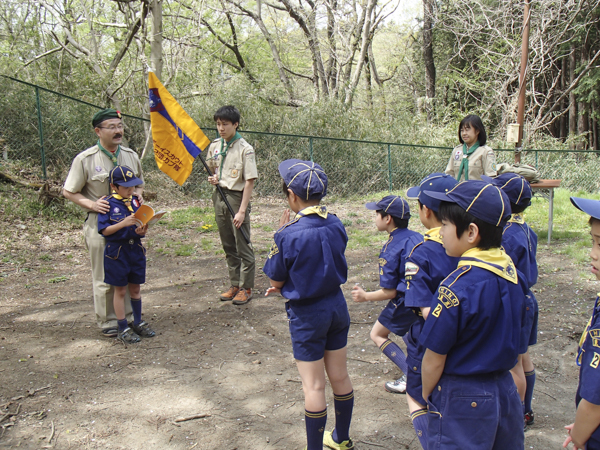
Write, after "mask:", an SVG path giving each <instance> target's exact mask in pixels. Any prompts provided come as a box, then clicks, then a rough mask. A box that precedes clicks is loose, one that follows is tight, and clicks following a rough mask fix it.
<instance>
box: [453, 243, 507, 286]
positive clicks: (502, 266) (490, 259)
mask: <svg viewBox="0 0 600 450" xmlns="http://www.w3.org/2000/svg"><path fill="white" fill-rule="evenodd" d="M461 266H476V267H481V268H482V269H485V270H489V271H490V272H492V273H495V274H496V275H498V276H499V277H502V278H504V279H505V280H508V281H510V282H511V283H514V284H517V283H518V282H519V278H518V276H517V269H515V264H514V263H513V260H512V259H510V256H508V255H507V254H506V253H505V252H504V250H502V249H500V248H491V249H489V250H481V249H480V248H476V247H475V248H471V249H469V250H467V251H466V252H464V253H463V255H462V256H461V257H460V259H459V260H458V267H461Z"/></svg>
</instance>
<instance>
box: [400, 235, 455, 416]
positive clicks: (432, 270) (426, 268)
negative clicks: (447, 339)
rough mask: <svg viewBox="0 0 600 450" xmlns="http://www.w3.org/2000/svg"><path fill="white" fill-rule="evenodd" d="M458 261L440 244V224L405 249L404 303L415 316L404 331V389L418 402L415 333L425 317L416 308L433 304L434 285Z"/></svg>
mask: <svg viewBox="0 0 600 450" xmlns="http://www.w3.org/2000/svg"><path fill="white" fill-rule="evenodd" d="M457 265H458V258H455V257H452V256H448V254H447V253H446V250H445V249H444V247H443V245H442V239H441V237H440V228H439V227H437V228H432V229H430V230H429V231H427V233H425V236H424V241H423V242H422V243H419V244H417V245H416V246H415V247H414V248H413V249H412V251H411V252H410V253H409V255H408V258H407V260H406V264H405V273H404V277H405V279H406V284H407V289H406V293H405V294H404V304H405V305H406V306H408V307H411V308H415V310H416V311H417V315H418V318H417V320H416V321H415V322H414V323H413V325H412V326H411V327H410V330H409V332H408V333H407V334H406V339H405V342H406V353H407V362H408V368H409V369H410V370H409V372H408V374H407V383H406V392H408V394H409V395H410V396H411V397H412V398H414V399H415V400H416V401H418V402H419V403H421V404H423V405H424V404H426V403H427V402H425V400H424V399H422V398H421V391H422V383H421V361H422V360H423V354H424V353H425V348H424V347H423V346H422V345H421V344H420V343H419V335H420V334H421V330H422V328H423V325H424V324H425V319H423V316H422V314H421V310H420V308H428V307H435V303H434V300H435V301H437V297H435V298H434V294H435V293H436V291H437V289H438V286H439V285H440V283H441V282H442V281H443V280H444V278H446V277H447V276H448V275H449V274H450V273H451V272H453V271H454V270H455V269H456V267H457Z"/></svg>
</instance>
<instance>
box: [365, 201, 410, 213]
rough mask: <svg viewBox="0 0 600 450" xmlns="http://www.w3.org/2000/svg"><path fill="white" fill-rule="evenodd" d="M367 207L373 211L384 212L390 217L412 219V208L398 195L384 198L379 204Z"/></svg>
mask: <svg viewBox="0 0 600 450" xmlns="http://www.w3.org/2000/svg"><path fill="white" fill-rule="evenodd" d="M365 207H366V208H367V209H372V210H373V211H379V210H382V211H383V212H385V213H387V214H389V215H390V216H392V217H397V218H398V219H408V218H410V208H409V206H408V202H407V201H406V200H404V199H403V198H402V197H398V196H397V195H388V196H386V197H383V198H382V199H381V200H379V201H378V202H377V203H375V202H370V203H367V204H366V205H365Z"/></svg>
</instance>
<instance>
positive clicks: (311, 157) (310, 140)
mask: <svg viewBox="0 0 600 450" xmlns="http://www.w3.org/2000/svg"><path fill="white" fill-rule="evenodd" d="M308 148H309V151H310V161H311V162H313V138H312V137H310V138H308Z"/></svg>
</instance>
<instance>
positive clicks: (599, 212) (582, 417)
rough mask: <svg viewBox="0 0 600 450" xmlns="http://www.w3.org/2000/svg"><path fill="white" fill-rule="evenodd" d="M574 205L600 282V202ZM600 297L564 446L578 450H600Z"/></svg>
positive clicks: (583, 349)
mask: <svg viewBox="0 0 600 450" xmlns="http://www.w3.org/2000/svg"><path fill="white" fill-rule="evenodd" d="M571 203H573V205H574V206H575V207H576V208H577V209H579V210H581V211H583V212H585V213H586V214H589V215H590V216H591V217H590V220H589V224H590V226H591V230H590V234H591V235H592V251H591V253H590V257H591V258H592V261H591V266H592V267H591V270H592V273H593V274H594V275H595V277H596V279H597V280H600V201H598V200H591V199H587V198H576V197H571ZM599 336H600V294H598V296H597V297H596V303H595V304H594V309H593V310H592V317H591V318H590V320H589V322H588V324H587V327H586V328H585V331H584V332H583V334H582V335H581V339H580V341H579V352H578V355H577V365H578V366H581V368H580V369H579V385H578V386H577V394H576V396H575V404H576V405H577V414H576V415H575V423H572V424H571V425H567V426H566V427H565V428H566V429H567V430H568V433H569V436H568V437H567V439H566V440H565V442H564V444H563V447H566V446H567V445H569V442H573V444H574V448H575V449H583V448H585V449H587V450H598V449H600V369H598V366H599V362H600V342H599V340H598V338H599Z"/></svg>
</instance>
